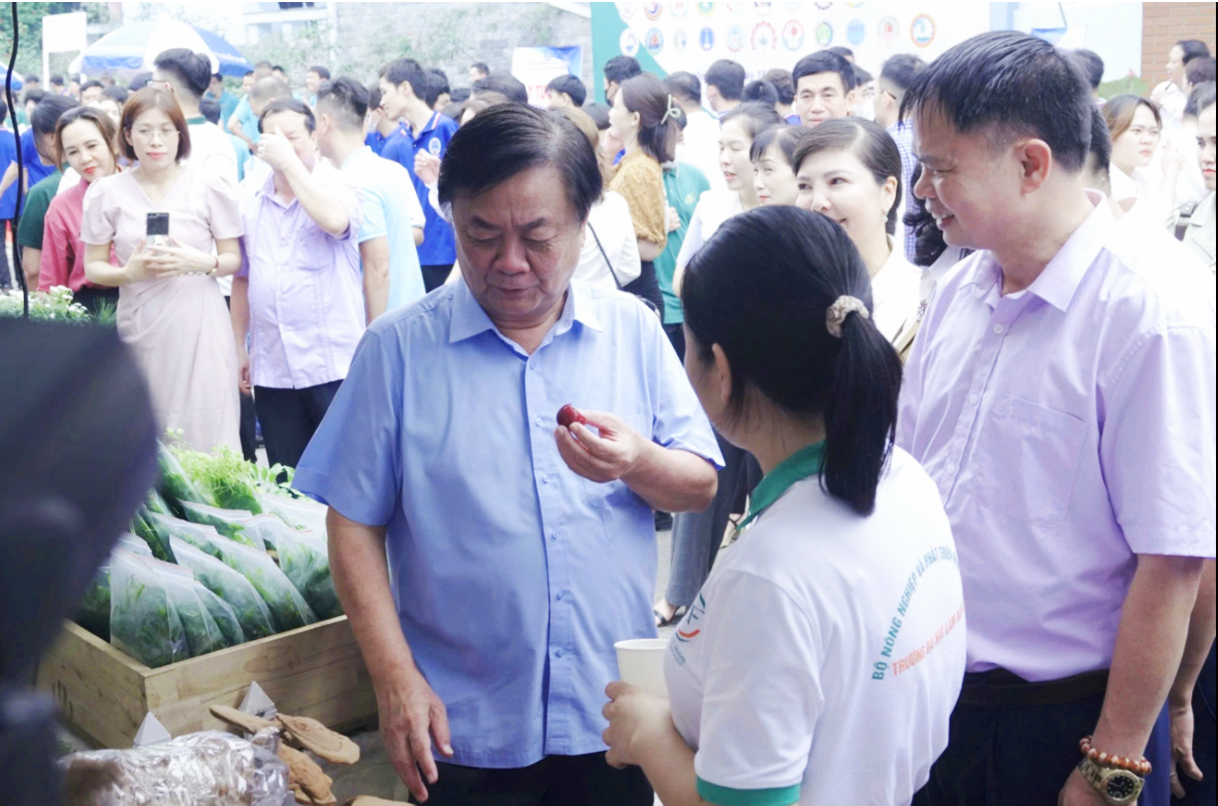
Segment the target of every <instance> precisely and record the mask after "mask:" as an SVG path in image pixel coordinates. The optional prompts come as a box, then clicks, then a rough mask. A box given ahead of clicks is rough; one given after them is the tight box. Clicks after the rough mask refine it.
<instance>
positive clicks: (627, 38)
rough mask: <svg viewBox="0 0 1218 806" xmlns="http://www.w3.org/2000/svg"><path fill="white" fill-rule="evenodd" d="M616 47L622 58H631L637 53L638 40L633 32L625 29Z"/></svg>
mask: <svg viewBox="0 0 1218 806" xmlns="http://www.w3.org/2000/svg"><path fill="white" fill-rule="evenodd" d="M617 46H618V50H620V51H621V52H622V55H623V56H633V55H634V54H636V53H638V52H639V38H638V37H637V36H635V35H634V31H632V30H630V29H629V28H627V29H626V30H625V31H622V35H621V37H620V38H619V39H618V42H617Z"/></svg>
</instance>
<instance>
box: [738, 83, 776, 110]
mask: <svg viewBox="0 0 1218 806" xmlns="http://www.w3.org/2000/svg"><path fill="white" fill-rule="evenodd" d="M740 97H741V100H742V101H745V102H748V101H760V102H761V103H763V104H769V105H770V106H773V105H774V104H776V103H778V90H776V89H774V85H773V84H771V83H770V82H768V81H764V80H761V81H750V82H749V83H747V84H745V85H744V92H743V93H742V94H741V96H740Z"/></svg>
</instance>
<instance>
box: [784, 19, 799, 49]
mask: <svg viewBox="0 0 1218 806" xmlns="http://www.w3.org/2000/svg"><path fill="white" fill-rule="evenodd" d="M782 46H783V47H784V48H786V49H787V50H799V49H800V48H802V47H803V46H804V24H803V23H802V22H800V21H799V20H788V21H787V24H786V25H784V26H782Z"/></svg>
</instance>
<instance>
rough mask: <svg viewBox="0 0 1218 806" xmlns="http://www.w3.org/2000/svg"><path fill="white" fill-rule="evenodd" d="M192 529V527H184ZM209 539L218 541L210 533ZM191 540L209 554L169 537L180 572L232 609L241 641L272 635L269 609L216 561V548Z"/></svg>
mask: <svg viewBox="0 0 1218 806" xmlns="http://www.w3.org/2000/svg"><path fill="white" fill-rule="evenodd" d="M187 525H188V526H193V525H194V524H187ZM212 536H213V537H215V538H217V540H218V539H219V538H220V536H219V535H218V534H216V533H215V532H214V530H213V532H212ZM194 538H195V540H199V541H200V542H204V543H206V545H207V546H208V548H209V549H210V551H208V550H207V549H203V548H201V547H200V546H199V544H198V543H195V542H194V541H193V540H191V539H189V538H187V539H183V538H179V537H170V538H169V542H170V545H171V546H172V547H173V553H174V555H175V556H176V557H177V558H178V562H179V563H180V564H181V565H182V567H184V568H189V569H190V570H191V571H193V572H194V575H195V579H196V580H198V581H199V584H201V585H203V587H205V588H207V589H208V590H209V591H211V592H212V593H214V594H215V595H217V596H219V597H220V598H221V599H223V600H224V601H225V602H227V603H228V604H230V605H232V608H233V610H234V612H235V614H236V618H237V621H238V622H239V623H240V625H241V631H242V633H243V634H244V636H245V640H247V641H254V640H257V639H258V638H265V637H266V636H268V635H274V634H275V622H274V620H273V618H272V616H271V611H270V608H268V607H267V605H266V602H265V601H263V599H262V597H261V596H260V595H259V594H258V591H257V590H255V589H254V586H253V585H252V584H250V581H249V580H248V579H246V578H245V577H244V576H243V575H242V574H241V572H240V571H237V570H234V569H233V568H230V567H229V566H227V565H225V564H224V562H223V561H222V560H219V559H217V555H219V553H220V548H219V547H218V546H217V545H215V544H213V543H212V542H211V540H210V538H209V539H206V540H204V539H202V538H201V537H200V536H199V535H198V534H196V535H194Z"/></svg>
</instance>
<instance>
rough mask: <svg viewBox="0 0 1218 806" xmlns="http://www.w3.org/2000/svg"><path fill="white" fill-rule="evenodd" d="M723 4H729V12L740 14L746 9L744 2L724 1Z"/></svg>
mask: <svg viewBox="0 0 1218 806" xmlns="http://www.w3.org/2000/svg"><path fill="white" fill-rule="evenodd" d="M723 5H725V6H727V13H728V14H739V13H740V12H741V11H744V8H743V6H744V3H724V4H723Z"/></svg>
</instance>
